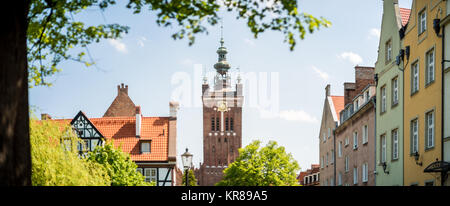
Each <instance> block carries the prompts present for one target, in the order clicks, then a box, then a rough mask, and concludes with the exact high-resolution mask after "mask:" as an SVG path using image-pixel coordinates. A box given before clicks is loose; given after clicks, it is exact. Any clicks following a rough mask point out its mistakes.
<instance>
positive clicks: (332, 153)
mask: <svg viewBox="0 0 450 206" xmlns="http://www.w3.org/2000/svg"><path fill="white" fill-rule="evenodd" d="M330 164H334V150H331V161H330Z"/></svg>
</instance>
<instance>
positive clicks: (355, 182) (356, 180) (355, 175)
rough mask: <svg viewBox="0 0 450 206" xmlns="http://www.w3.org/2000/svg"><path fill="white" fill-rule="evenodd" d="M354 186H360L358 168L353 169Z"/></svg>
mask: <svg viewBox="0 0 450 206" xmlns="http://www.w3.org/2000/svg"><path fill="white" fill-rule="evenodd" d="M353 184H354V185H357V184H358V167H354V168H353Z"/></svg>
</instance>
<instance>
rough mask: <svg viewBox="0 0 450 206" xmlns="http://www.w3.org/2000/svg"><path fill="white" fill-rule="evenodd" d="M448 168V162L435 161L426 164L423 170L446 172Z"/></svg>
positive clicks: (449, 166) (449, 165)
mask: <svg viewBox="0 0 450 206" xmlns="http://www.w3.org/2000/svg"><path fill="white" fill-rule="evenodd" d="M449 170H450V162H446V161H436V162H433V163H431V164H430V165H428V166H427V167H426V168H425V169H424V170H423V172H427V173H429V172H443V173H447V172H448V171H449Z"/></svg>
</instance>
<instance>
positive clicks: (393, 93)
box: [392, 77, 398, 105]
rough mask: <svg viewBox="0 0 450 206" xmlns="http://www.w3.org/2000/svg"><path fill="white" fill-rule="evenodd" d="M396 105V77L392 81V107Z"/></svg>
mask: <svg viewBox="0 0 450 206" xmlns="http://www.w3.org/2000/svg"><path fill="white" fill-rule="evenodd" d="M397 104H398V77H395V78H394V79H393V80H392V105H397Z"/></svg>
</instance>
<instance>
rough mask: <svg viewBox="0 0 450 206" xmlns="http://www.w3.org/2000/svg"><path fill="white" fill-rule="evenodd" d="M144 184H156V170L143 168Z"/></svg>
mask: <svg viewBox="0 0 450 206" xmlns="http://www.w3.org/2000/svg"><path fill="white" fill-rule="evenodd" d="M144 177H145V181H146V182H156V168H144Z"/></svg>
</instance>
